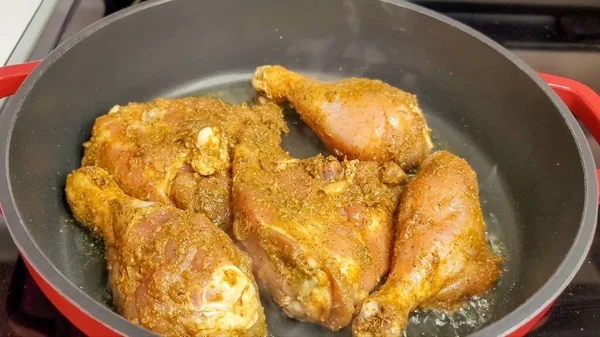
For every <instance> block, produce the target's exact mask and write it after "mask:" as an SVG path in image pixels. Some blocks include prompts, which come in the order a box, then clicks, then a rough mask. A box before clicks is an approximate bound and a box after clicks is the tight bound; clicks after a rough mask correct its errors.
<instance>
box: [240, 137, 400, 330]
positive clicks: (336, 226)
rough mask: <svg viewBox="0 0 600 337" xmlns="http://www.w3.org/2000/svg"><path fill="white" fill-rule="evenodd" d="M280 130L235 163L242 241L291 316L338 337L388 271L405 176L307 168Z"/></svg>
mask: <svg viewBox="0 0 600 337" xmlns="http://www.w3.org/2000/svg"><path fill="white" fill-rule="evenodd" d="M280 141H281V138H280V134H279V131H278V130H269V129H266V130H260V129H257V130H248V132H247V133H246V134H245V135H244V136H242V139H241V141H240V144H239V145H238V146H237V147H236V149H235V153H234V162H233V192H232V196H233V208H234V214H235V219H234V228H233V229H234V233H235V235H236V237H237V239H238V240H240V241H241V242H242V245H243V246H244V249H245V250H246V251H247V252H248V253H249V254H250V256H251V257H252V259H253V264H254V270H255V272H256V274H257V277H258V278H259V280H260V281H261V282H262V283H263V284H264V285H265V286H266V288H267V291H268V292H269V293H270V294H271V295H272V296H273V298H274V300H275V301H276V302H277V303H278V304H279V305H280V306H281V307H282V308H283V310H284V311H285V313H286V314H287V315H288V316H290V317H292V318H295V319H298V320H300V321H307V322H315V323H320V324H321V325H324V326H326V327H328V328H330V329H332V330H339V329H341V328H343V327H344V326H346V325H347V324H349V323H350V320H351V319H352V315H353V314H354V312H355V310H356V306H357V305H358V304H359V303H360V301H361V300H363V299H364V298H365V297H366V296H367V295H368V293H369V291H371V290H372V289H373V288H374V287H375V286H376V285H377V283H378V282H379V280H380V278H381V277H382V276H383V275H384V274H385V273H386V272H387V271H388V269H389V264H390V255H391V254H390V253H391V249H390V248H391V242H392V220H393V212H394V209H395V207H396V203H397V200H398V196H399V193H400V186H399V183H400V182H401V181H402V180H403V178H404V177H405V175H404V172H403V171H402V170H401V169H400V167H399V166H398V165H396V164H394V163H387V164H378V163H375V162H359V161H357V160H353V161H342V162H340V161H338V160H337V159H336V158H335V157H328V158H325V157H323V156H320V155H319V156H316V157H313V158H309V159H304V160H299V159H295V158H292V157H291V156H290V155H289V154H288V153H286V152H284V151H283V150H282V149H281V148H280Z"/></svg>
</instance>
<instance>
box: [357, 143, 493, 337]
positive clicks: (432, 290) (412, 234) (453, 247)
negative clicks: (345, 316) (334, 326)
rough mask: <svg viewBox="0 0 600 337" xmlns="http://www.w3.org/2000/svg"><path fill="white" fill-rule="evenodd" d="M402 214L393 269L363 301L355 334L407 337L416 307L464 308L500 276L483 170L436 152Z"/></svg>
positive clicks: (402, 206) (407, 193)
mask: <svg viewBox="0 0 600 337" xmlns="http://www.w3.org/2000/svg"><path fill="white" fill-rule="evenodd" d="M397 216H398V218H397V220H396V241H395V244H394V256H393V261H392V270H391V272H390V275H389V276H388V278H387V280H386V282H385V284H384V285H383V286H382V287H381V289H379V290H378V291H377V292H376V293H374V294H373V295H371V296H370V297H369V298H368V299H367V300H365V301H364V303H363V304H362V308H361V309H360V312H359V314H358V317H357V318H356V319H355V320H354V322H353V332H354V336H357V337H380V336H385V337H391V336H401V335H402V332H403V330H404V328H405V326H406V321H407V318H408V315H409V313H410V311H412V310H413V309H415V308H417V307H420V308H425V309H442V310H448V311H450V310H454V309H457V308H458V307H459V306H460V304H461V303H462V301H463V300H464V299H465V298H467V297H470V296H475V295H481V294H483V293H485V292H486V291H487V290H488V289H489V288H490V287H491V286H492V285H493V284H494V282H495V281H496V279H497V278H498V276H499V274H500V269H499V264H500V262H501V258H500V257H498V256H496V255H494V253H493V252H492V251H491V250H490V248H489V247H488V244H487V240H486V234H485V227H484V223H483V216H482V213H481V208H480V204H479V197H478V186H477V180H476V176H475V172H473V170H472V169H471V167H470V166H469V164H468V163H467V162H466V161H464V160H463V159H460V158H458V157H456V156H454V155H452V154H450V153H448V152H445V151H440V152H436V153H434V154H432V155H430V156H429V157H428V158H427V159H426V160H425V161H424V162H423V164H422V165H421V168H420V170H419V172H418V173H417V174H416V176H415V177H414V178H413V179H412V180H411V181H410V182H409V184H408V186H407V188H406V190H405V191H404V193H403V196H402V200H401V202H400V206H399V210H398V215H397Z"/></svg>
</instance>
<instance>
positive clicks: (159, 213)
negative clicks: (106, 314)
mask: <svg viewBox="0 0 600 337" xmlns="http://www.w3.org/2000/svg"><path fill="white" fill-rule="evenodd" d="M66 193H67V201H68V203H69V205H70V207H71V210H72V212H73V215H74V216H75V219H77V220H78V221H79V222H80V223H81V224H83V225H84V226H86V227H88V228H89V229H90V230H91V231H92V232H93V233H95V234H97V235H100V236H102V237H103V238H104V242H105V245H106V255H107V256H106V257H107V264H108V269H109V275H110V286H111V288H112V291H113V295H114V296H113V297H114V301H115V305H116V308H117V310H118V311H119V312H120V313H121V314H122V315H123V316H124V317H125V318H127V319H128V320H130V321H131V322H133V323H135V324H138V325H140V326H143V327H145V328H147V329H149V330H152V331H154V332H156V333H159V334H161V335H165V336H261V337H262V336H265V334H266V323H265V316H264V312H263V308H262V306H261V304H260V300H259V294H258V287H257V284H256V282H255V281H254V278H253V276H252V269H251V264H250V260H249V258H248V256H247V255H246V254H245V253H243V252H241V251H240V250H239V249H238V248H237V247H236V246H235V245H234V244H233V242H232V241H231V239H230V238H229V237H228V236H227V234H225V232H223V231H222V230H220V229H219V228H217V227H216V226H215V225H214V224H213V223H211V222H210V221H209V220H208V219H207V218H206V217H205V216H204V215H203V214H201V213H194V212H191V211H183V210H179V209H177V208H175V207H172V206H169V205H163V204H160V203H155V202H147V201H141V200H139V199H135V198H132V197H129V196H127V195H126V194H125V193H123V191H122V190H121V189H120V188H119V187H118V186H117V184H116V183H115V182H114V181H113V180H112V179H111V177H110V175H109V174H108V173H107V172H106V171H104V170H103V169H101V168H98V167H94V166H86V167H83V168H80V169H78V170H76V171H74V172H73V173H71V174H70V175H69V176H68V178H67V186H66Z"/></svg>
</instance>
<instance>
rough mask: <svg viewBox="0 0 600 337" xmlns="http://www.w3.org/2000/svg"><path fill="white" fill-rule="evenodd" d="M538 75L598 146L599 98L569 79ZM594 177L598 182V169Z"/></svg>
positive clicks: (584, 86)
mask: <svg viewBox="0 0 600 337" xmlns="http://www.w3.org/2000/svg"><path fill="white" fill-rule="evenodd" d="M538 75H540V77H541V78H542V79H543V80H544V81H546V83H548V85H549V86H550V88H552V89H553V90H554V91H555V92H556V93H557V94H558V96H559V97H560V98H561V99H562V100H563V102H565V104H566V105H567V107H569V109H570V110H571V112H572V113H573V114H574V115H575V117H577V119H579V120H580V121H581V122H582V123H583V125H584V126H585V127H586V128H587V129H588V131H589V132H590V133H591V134H592V136H593V137H594V139H595V140H596V142H597V143H598V144H600V96H598V94H597V93H596V92H595V91H594V90H592V89H591V88H590V87H588V86H587V85H585V84H583V83H581V82H577V81H575V80H572V79H570V78H566V77H561V76H556V75H550V74H545V73H538ZM596 176H597V177H598V181H600V169H596ZM598 203H600V196H599V200H598Z"/></svg>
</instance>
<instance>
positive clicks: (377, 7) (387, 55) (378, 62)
mask: <svg viewBox="0 0 600 337" xmlns="http://www.w3.org/2000/svg"><path fill="white" fill-rule="evenodd" d="M263 64H282V65H284V66H286V67H289V68H292V69H295V70H298V71H302V72H305V73H308V74H312V75H315V76H318V77H321V78H324V79H334V78H341V77H348V76H362V77H369V78H379V79H382V80H383V81H386V82H388V83H390V84H392V85H394V86H397V87H400V88H402V89H404V90H407V91H410V92H413V93H415V94H417V95H418V98H419V102H420V104H421V106H422V108H423V110H424V112H425V115H426V117H427V119H428V122H429V125H430V127H431V128H432V129H433V138H434V142H435V144H436V147H438V148H445V149H448V150H450V151H452V152H454V153H455V154H457V155H459V156H461V157H463V158H466V159H467V160H468V161H469V163H470V164H471V165H472V166H473V168H474V169H475V171H476V172H477V173H478V179H479V184H480V194H481V202H482V206H483V210H484V213H485V217H486V219H485V220H486V223H487V230H488V232H489V233H490V237H491V238H492V239H493V240H492V241H493V242H492V243H494V244H495V245H496V246H497V247H498V249H499V250H500V251H501V252H502V253H503V254H504V255H505V259H506V261H505V263H504V267H503V268H504V273H503V276H502V278H501V280H500V281H499V283H498V285H497V286H496V287H495V288H494V289H493V290H492V291H490V294H489V295H486V296H488V297H486V298H485V299H483V300H482V301H483V302H481V301H480V302H478V303H479V306H478V307H477V308H476V310H474V311H473V312H471V313H466V314H465V313H463V314H465V315H467V316H468V315H469V314H474V315H476V316H477V318H478V319H479V320H478V321H477V320H476V321H477V322H476V324H458V325H457V326H454V325H452V324H440V323H439V322H442V321H443V319H447V317H446V318H444V317H442V318H440V317H437V318H436V319H427V317H428V316H427V315H428V314H427V313H418V314H415V316H414V317H416V318H414V319H412V320H411V322H412V323H411V324H410V325H409V327H408V330H409V335H410V333H411V331H412V332H425V333H429V334H440V335H442V334H458V335H465V334H473V335H475V336H501V335H512V336H521V335H523V334H525V333H526V332H527V331H528V329H530V328H531V327H532V326H533V325H534V324H535V322H536V321H537V320H539V318H540V317H541V316H542V315H543V314H544V313H545V312H546V311H547V310H548V308H549V306H550V305H551V304H552V302H553V301H554V300H555V299H556V297H557V296H558V295H559V294H560V292H561V291H562V290H563V289H564V287H565V286H566V285H567V284H568V283H569V281H570V280H571V279H572V278H573V276H574V275H575V273H576V272H577V270H578V268H579V267H580V265H581V263H582V262H583V260H584V257H585V256H586V254H587V252H588V249H589V246H590V243H591V240H592V237H593V235H594V229H595V224H596V216H597V201H598V183H597V178H596V170H595V166H594V161H593V159H592V155H591V152H590V149H589V146H588V144H587V142H586V141H585V138H584V135H583V133H582V131H581V129H580V127H579V124H578V123H577V120H576V118H574V116H573V115H572V114H571V111H572V112H573V113H575V114H576V115H577V117H578V118H579V120H580V121H581V122H583V123H584V124H586V126H587V128H588V129H589V130H590V131H591V132H592V133H593V134H594V135H595V136H596V139H598V137H599V136H600V99H599V97H598V96H597V95H596V94H595V93H594V92H593V91H592V90H591V89H589V88H587V87H585V86H584V85H582V84H580V83H577V82H575V81H572V80H568V79H564V78H560V77H557V76H551V75H546V74H536V73H535V72H534V71H533V70H532V69H530V68H529V67H528V66H527V65H525V64H524V63H523V62H522V61H521V60H519V59H518V58H516V57H515V56H514V55H512V54H511V53H510V52H508V51H507V50H505V49H503V48H502V47H501V46H499V45H497V44H496V43H494V42H492V41H491V40H489V39H488V38H486V37H484V36H482V35H481V34H479V33H477V32H475V31H474V30H472V29H470V28H468V27H466V26H464V25H462V24H460V23H458V22H455V21H453V20H451V19H448V18H446V17H444V16H441V15H439V14H437V13H434V12H432V11H429V10H426V9H423V8H420V7H418V6H415V5H412V4H409V3H404V2H400V1H396V0H388V1H358V0H346V1H342V0H327V1H317V0H304V1H293V2H287V1H276V0H254V1H246V0H222V1H213V2H209V3H207V2H198V1H195V0H170V1H169V0H162V1H154V2H149V3H146V4H143V5H140V6H136V7H133V8H129V9H126V10H123V11H121V12H118V13H116V14H114V15H112V16H109V17H107V18H105V19H103V20H100V21H99V22H97V23H95V24H93V25H92V26H90V27H88V28H86V29H84V30H83V31H82V32H80V33H79V34H77V35H76V36H74V37H73V38H71V39H70V40H68V41H67V42H65V43H64V44H62V45H61V46H59V47H58V48H57V49H56V50H55V51H53V52H52V53H51V54H50V55H48V56H47V57H46V58H45V59H44V60H43V61H41V63H40V62H34V63H29V64H23V65H17V66H9V67H6V68H4V69H0V93H1V94H2V95H0V96H6V95H11V94H14V96H13V97H12V98H11V99H10V100H9V102H8V104H7V108H6V109H5V112H4V113H3V115H2V116H1V121H0V139H1V144H0V151H1V153H0V155H1V158H3V160H4V165H1V169H0V170H1V172H0V177H1V178H0V188H1V190H2V193H1V196H0V201H1V203H2V208H3V211H4V216H5V217H6V221H7V223H8V227H9V230H10V232H11V235H12V237H13V239H14V241H15V243H16V244H17V246H18V248H19V250H20V253H21V255H22V257H23V258H24V260H25V261H26V264H27V267H28V268H29V271H30V272H31V274H32V275H33V277H34V278H35V280H36V282H38V283H39V285H40V287H41V288H42V290H43V291H44V292H45V293H46V295H47V296H48V297H49V298H50V300H51V301H52V302H53V303H54V304H55V305H56V306H57V307H58V308H59V310H61V311H62V313H63V314H64V315H65V316H66V317H68V318H69V319H70V320H72V321H73V323H74V324H75V325H76V326H77V327H78V328H80V329H81V330H83V331H84V332H85V333H87V334H89V335H102V336H109V335H131V336H141V335H149V334H150V332H148V331H146V330H144V329H142V328H140V327H138V326H135V325H133V324H131V323H129V322H128V321H127V320H125V319H124V318H122V317H121V316H119V315H118V314H117V313H116V312H114V311H113V310H112V307H111V305H110V301H111V299H110V289H108V287H107V271H106V265H105V260H104V258H103V256H104V255H103V254H104V253H103V250H102V243H101V242H100V241H98V240H96V239H94V238H92V236H91V235H90V234H89V233H88V232H87V231H86V230H84V229H83V228H82V227H80V226H77V224H76V223H75V222H74V220H73V219H72V216H71V214H70V211H69V209H68V207H67V205H66V202H65V196H64V192H63V189H64V182H65V177H66V175H67V174H68V173H69V172H71V171H72V170H74V169H76V168H77V167H78V166H79V165H80V160H81V155H82V144H83V143H84V142H85V141H86V140H88V138H89V137H90V132H91V128H92V125H93V123H94V120H95V118H96V117H98V116H99V115H102V114H104V113H106V112H107V111H108V110H109V109H110V108H111V107H112V106H113V105H115V104H127V103H128V102H131V101H145V100H150V99H152V98H154V97H157V96H169V97H178V96H186V95H196V94H209V95H213V96H215V95H216V96H221V97H223V98H224V99H226V100H229V101H231V102H233V103H239V102H241V101H247V100H250V99H252V96H253V91H252V89H251V86H250V84H249V78H250V75H251V73H252V71H253V70H254V69H255V68H256V67H257V66H259V65H263ZM25 77H26V79H25ZM24 79H25V80H24ZM23 80H24V81H23ZM545 81H547V82H548V83H549V85H548V84H547V83H545ZM21 82H22V84H21ZM17 88H18V90H17ZM552 89H554V90H556V92H557V93H558V95H557V94H556V93H555V92H554V91H553V90H552ZM15 91H16V93H15ZM559 96H560V98H559ZM561 98H562V101H561ZM565 103H566V105H565ZM567 105H568V107H569V108H570V110H571V111H570V110H569V108H568V107H567ZM286 115H287V117H288V122H289V124H290V126H291V128H292V132H291V135H290V136H288V137H287V138H286V139H285V141H284V146H285V147H286V148H287V149H288V150H290V152H291V153H292V155H295V156H299V157H307V156H310V155H313V154H314V153H316V152H318V151H320V150H321V148H320V146H319V143H318V142H317V141H316V138H314V134H311V131H310V130H309V129H307V128H306V126H305V125H303V124H302V123H301V121H300V120H299V119H298V118H297V116H295V115H294V114H293V113H289V112H288V113H286ZM481 303H483V304H481ZM265 306H266V310H267V314H268V316H269V321H268V324H269V326H270V329H271V332H272V333H273V334H274V335H276V336H277V335H284V334H285V335H286V336H293V335H305V336H306V335H315V336H317V335H323V336H325V335H327V336H335V335H340V336H342V335H347V334H348V331H347V330H345V331H341V332H338V333H336V334H333V333H330V332H327V331H325V330H322V329H319V328H317V327H314V326H312V325H310V324H301V323H297V322H295V321H292V320H289V319H286V318H285V317H282V316H281V311H280V310H278V309H277V308H276V307H273V306H272V303H270V302H269V299H268V297H267V298H265ZM481 312H485V314H483V315H480V313H481ZM481 316H483V318H482V317H481ZM467 318H468V317H467ZM471 318H472V317H471ZM437 319H440V320H441V321H438V324H434V323H433V322H435V321H437ZM456 319H457V320H458V318H456ZM417 321H420V322H421V323H417ZM467 321H468V319H467ZM454 322H456V320H455V321H454ZM442 323H443V322H442ZM420 329H421V330H420Z"/></svg>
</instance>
